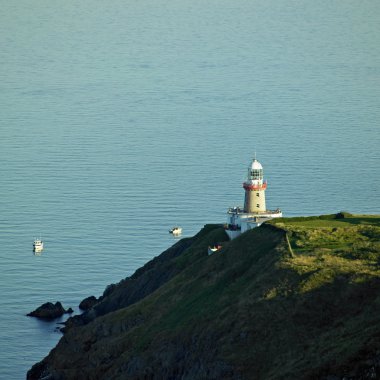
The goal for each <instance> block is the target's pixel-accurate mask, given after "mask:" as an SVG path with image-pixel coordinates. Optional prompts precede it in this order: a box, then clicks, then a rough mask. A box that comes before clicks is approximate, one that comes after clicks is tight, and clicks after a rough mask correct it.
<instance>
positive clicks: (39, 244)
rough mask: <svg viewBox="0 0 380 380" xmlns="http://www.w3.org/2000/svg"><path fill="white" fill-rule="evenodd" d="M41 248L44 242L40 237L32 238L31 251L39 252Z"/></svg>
mask: <svg viewBox="0 0 380 380" xmlns="http://www.w3.org/2000/svg"><path fill="white" fill-rule="evenodd" d="M43 249H44V242H43V241H42V240H41V239H34V242H33V252H34V253H39V252H42V251H43Z"/></svg>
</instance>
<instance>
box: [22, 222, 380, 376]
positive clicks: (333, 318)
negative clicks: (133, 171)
mask: <svg viewBox="0 0 380 380" xmlns="http://www.w3.org/2000/svg"><path fill="white" fill-rule="evenodd" d="M343 219H344V220H337V219H332V218H331V217H326V218H315V219H307V220H299V219H282V220H279V221H276V222H274V223H273V224H266V225H263V226H262V227H260V228H257V229H255V230H251V231H249V232H247V233H245V234H243V235H242V236H241V237H239V238H238V239H235V240H234V241H232V242H226V241H225V240H226V236H225V234H224V231H223V229H222V228H220V227H218V226H206V227H205V228H204V229H203V230H202V231H201V232H200V233H199V234H198V235H196V236H195V237H194V238H192V239H184V240H182V241H180V242H178V243H177V244H176V245H174V246H173V247H172V248H170V249H169V250H167V251H166V252H164V253H163V254H162V255H160V256H158V257H157V258H155V259H154V260H152V261H151V262H149V263H148V264H146V265H145V266H144V267H143V268H141V269H139V270H138V271H136V273H135V274H134V275H133V276H131V277H130V278H127V279H125V280H123V281H121V282H120V283H119V284H116V285H112V286H110V287H108V288H107V289H106V291H105V293H104V294H103V296H102V297H101V298H100V300H99V302H98V303H97V304H96V305H95V306H94V307H93V308H92V309H90V310H89V311H88V312H86V313H85V314H83V315H82V316H79V317H74V318H71V320H70V322H69V323H68V325H67V327H66V331H65V333H64V336H63V337H62V339H61V340H60V342H59V343H58V345H57V347H56V348H54V349H53V350H52V351H51V353H50V354H49V355H48V356H47V357H46V358H45V359H44V360H43V361H42V362H40V363H38V364H36V365H35V366H33V368H32V369H31V370H30V371H29V372H28V379H51V380H53V379H54V380H59V379H253V378H255V379H290V378H295V379H326V380H327V379H329V380H330V379H331V380H332V379H343V377H344V376H345V377H346V378H347V379H370V378H379V377H380V318H379V312H380V292H379V291H380V271H379V262H380V248H379V236H380V231H379V230H380V227H379V226H378V222H379V218H372V219H371V220H369V221H368V220H367V219H369V218H367V219H366V218H354V217H352V218H343ZM221 241H224V243H223V248H222V250H221V251H220V252H218V253H215V254H213V255H212V256H208V255H207V247H208V246H209V245H213V244H214V243H216V242H221Z"/></svg>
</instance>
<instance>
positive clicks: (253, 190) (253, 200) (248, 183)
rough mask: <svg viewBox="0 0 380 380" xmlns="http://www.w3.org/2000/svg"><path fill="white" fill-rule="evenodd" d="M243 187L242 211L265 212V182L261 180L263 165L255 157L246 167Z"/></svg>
mask: <svg viewBox="0 0 380 380" xmlns="http://www.w3.org/2000/svg"><path fill="white" fill-rule="evenodd" d="M243 188H244V190H245V198H244V212H246V213H250V214H252V213H257V214H259V213H263V212H266V206H265V190H266V188H267V183H266V181H264V180H263V167H262V166H261V164H260V162H259V161H257V160H256V158H254V159H253V161H252V163H251V164H250V165H249V167H248V174H247V179H246V180H245V182H244V183H243Z"/></svg>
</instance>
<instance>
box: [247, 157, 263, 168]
mask: <svg viewBox="0 0 380 380" xmlns="http://www.w3.org/2000/svg"><path fill="white" fill-rule="evenodd" d="M249 169H251V170H260V169H261V170H262V169H263V167H262V166H261V164H260V162H259V161H257V160H256V158H255V159H253V161H252V163H251V165H250V167H249Z"/></svg>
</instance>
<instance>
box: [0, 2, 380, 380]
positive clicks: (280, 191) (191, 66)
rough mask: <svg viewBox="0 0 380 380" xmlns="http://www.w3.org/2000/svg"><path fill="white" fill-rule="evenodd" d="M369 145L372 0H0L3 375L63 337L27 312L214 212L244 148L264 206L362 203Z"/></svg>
mask: <svg viewBox="0 0 380 380" xmlns="http://www.w3.org/2000/svg"><path fill="white" fill-rule="evenodd" d="M379 148H380V2H379V1H378V0H363V1H360V2H358V1H356V0H345V1H338V0H318V1H301V0H265V1H259V0H208V1H204V0H191V1H190V0H171V1H168V0H123V1H122V0H112V1H108V2H105V1H99V0H81V1H73V0H66V1H64V2H61V1H46V0H34V1H29V0H17V1H9V0H8V1H7V0H2V1H1V12H0V165H1V166H0V167H1V172H0V268H1V272H0V273H1V276H0V352H1V358H0V379H7V380H13V379H14V380H19V379H24V378H25V376H26V372H27V370H28V369H29V368H30V367H31V366H32V365H33V364H34V363H36V362H38V361H40V360H41V359H42V358H43V357H45V356H46V355H47V354H48V353H49V351H50V350H51V349H52V348H53V347H54V346H55V345H56V343H57V342H58V340H59V339H60V338H61V336H62V335H61V333H60V332H59V331H57V327H59V326H60V325H58V324H57V322H62V321H63V320H64V318H63V319H61V320H58V321H54V322H45V321H39V320H36V319H34V318H30V317H27V316H26V314H27V313H29V312H30V311H32V310H34V309H35V308H36V307H38V306H40V305H41V304H42V303H45V302H56V301H60V302H62V304H63V306H64V307H65V308H68V307H72V308H73V309H74V313H75V314H78V313H79V310H78V304H79V302H80V301H81V300H82V299H83V298H85V297H87V296H90V295H95V296H97V297H98V296H100V295H101V294H102V293H103V291H104V289H105V288H106V286H107V285H109V284H111V283H117V282H118V281H120V280H121V279H123V278H125V277H127V276H130V275H131V274H133V273H134V271H135V270H136V269H137V268H139V267H141V266H142V265H143V264H144V263H146V262H147V261H149V260H150V259H152V258H153V257H154V256H157V255H159V254H160V253H161V252H162V251H164V250H165V249H167V248H168V247H170V246H171V245H172V244H173V243H175V241H176V238H174V237H173V236H172V235H170V234H169V233H168V230H169V229H170V228H172V227H173V226H176V225H179V226H181V227H182V228H183V233H182V237H188V236H192V235H194V234H196V233H197V232H198V231H199V230H200V229H201V228H202V227H203V226H204V225H205V224H207V223H224V221H225V219H226V210H227V208H228V207H229V206H234V205H241V204H242V203H243V200H244V190H243V188H242V182H243V181H244V179H245V176H246V173H247V168H248V165H249V163H250V161H251V159H252V158H253V157H254V156H255V155H256V157H257V159H258V160H259V161H260V162H261V164H262V165H263V167H264V176H265V178H266V179H267V180H268V189H267V192H266V199H267V206H268V207H269V208H270V209H276V208H278V207H279V208H281V209H282V211H283V214H284V215H285V216H298V215H318V214H323V213H336V212H339V211H349V212H352V213H368V214H376V213H380V202H379V200H380V198H379V186H380V176H379V174H380V170H379V164H380V149H379ZM36 237H37V238H39V237H41V238H42V239H43V241H44V243H45V249H44V251H43V252H42V254H41V255H39V256H36V255H34V254H33V252H32V243H33V240H34V238H36Z"/></svg>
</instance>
